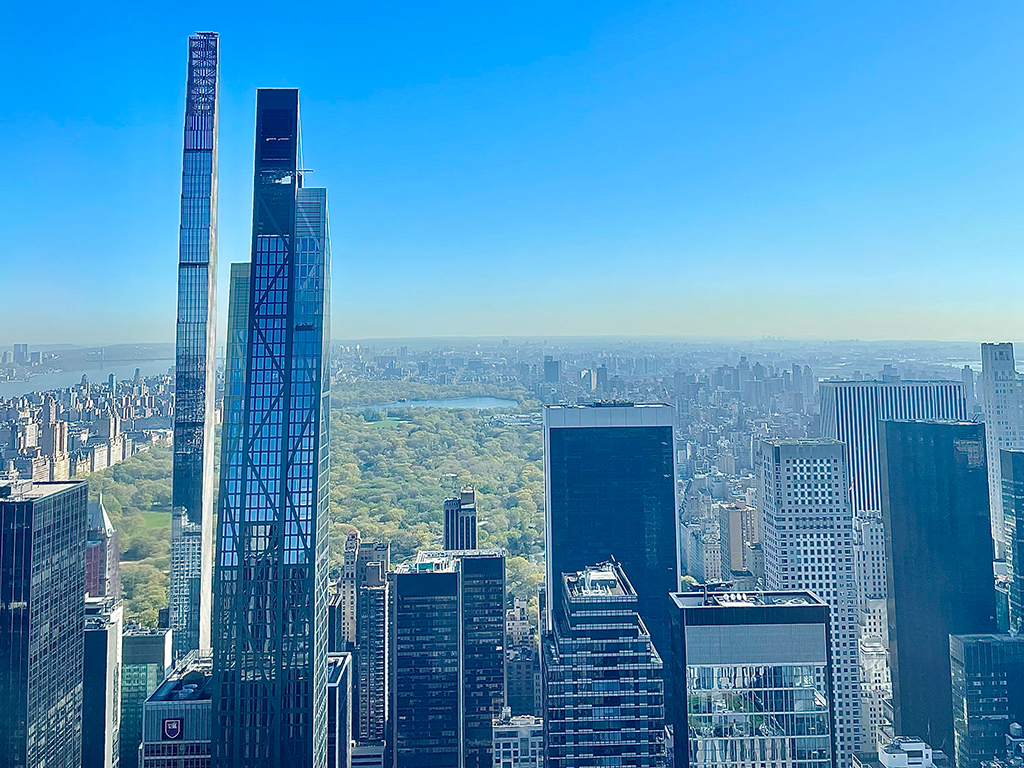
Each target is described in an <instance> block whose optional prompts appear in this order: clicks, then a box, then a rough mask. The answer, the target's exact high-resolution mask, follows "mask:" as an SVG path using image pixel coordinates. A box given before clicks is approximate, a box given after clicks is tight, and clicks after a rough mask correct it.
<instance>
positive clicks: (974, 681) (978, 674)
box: [949, 635, 1024, 768]
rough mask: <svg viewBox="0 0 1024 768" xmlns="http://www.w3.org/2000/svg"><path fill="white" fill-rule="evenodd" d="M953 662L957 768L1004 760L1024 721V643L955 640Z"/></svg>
mask: <svg viewBox="0 0 1024 768" xmlns="http://www.w3.org/2000/svg"><path fill="white" fill-rule="evenodd" d="M949 660H950V668H951V670H952V680H953V731H954V734H955V752H956V765H957V768H981V764H982V761H983V760H991V759H993V758H995V757H1002V756H1003V754H1004V752H1005V749H1006V746H1005V744H1006V733H1007V731H1008V730H1009V727H1010V724H1011V723H1020V722H1021V721H1022V720H1024V637H1021V636H1015V635H953V636H952V637H950V638H949ZM950 751H951V752H952V750H950Z"/></svg>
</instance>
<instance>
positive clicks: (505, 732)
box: [491, 707, 544, 768]
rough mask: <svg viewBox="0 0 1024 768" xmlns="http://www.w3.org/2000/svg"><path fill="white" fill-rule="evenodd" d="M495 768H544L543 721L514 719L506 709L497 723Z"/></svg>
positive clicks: (521, 717)
mask: <svg viewBox="0 0 1024 768" xmlns="http://www.w3.org/2000/svg"><path fill="white" fill-rule="evenodd" d="M493 731H494V742H493V746H492V748H491V752H492V753H493V755H494V762H493V763H492V765H493V768H544V720H543V719H542V718H540V717H534V716H533V715H513V714H512V713H511V711H510V710H509V709H508V708H507V707H506V708H505V709H504V710H502V713H501V717H500V718H497V719H495V721H494V728H493Z"/></svg>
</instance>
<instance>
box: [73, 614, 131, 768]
mask: <svg viewBox="0 0 1024 768" xmlns="http://www.w3.org/2000/svg"><path fill="white" fill-rule="evenodd" d="M123 626H124V608H123V607H122V606H121V602H120V601H119V600H114V599H113V598H104V597H88V598H86V600H85V663H84V665H83V677H82V768H117V766H118V765H119V764H120V760H121V667H122V643H121V631H122V628H123Z"/></svg>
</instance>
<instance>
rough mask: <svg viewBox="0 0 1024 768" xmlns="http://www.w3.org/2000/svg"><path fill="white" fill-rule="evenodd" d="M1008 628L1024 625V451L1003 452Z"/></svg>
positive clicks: (1017, 627) (1000, 459) (1002, 473)
mask: <svg viewBox="0 0 1024 768" xmlns="http://www.w3.org/2000/svg"><path fill="white" fill-rule="evenodd" d="M999 463H1000V465H1001V467H1002V468H1001V471H1000V481H1001V482H1002V486H1003V487H1002V497H1003V503H1002V507H1001V509H1002V514H1003V526H1004V531H1005V532H1004V541H1005V544H1006V549H1005V555H1006V590H1007V593H1008V599H1007V604H1008V605H1007V614H1008V615H1007V620H1006V625H1007V627H1008V628H1010V629H1012V630H1013V631H1015V632H1019V631H1020V630H1021V629H1024V451H1007V450H1001V451H1000V452H999Z"/></svg>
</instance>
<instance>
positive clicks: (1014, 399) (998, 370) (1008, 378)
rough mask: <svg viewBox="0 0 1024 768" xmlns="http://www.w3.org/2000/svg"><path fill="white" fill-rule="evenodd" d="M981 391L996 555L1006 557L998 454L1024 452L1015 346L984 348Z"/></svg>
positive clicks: (1022, 384) (1022, 395)
mask: <svg viewBox="0 0 1024 768" xmlns="http://www.w3.org/2000/svg"><path fill="white" fill-rule="evenodd" d="M981 390H982V395H983V397H984V403H985V449H986V454H987V455H988V456H989V457H991V461H989V463H988V492H989V507H990V508H991V511H992V538H993V540H994V541H995V543H996V548H995V556H996V558H998V559H1000V560H1001V559H1003V558H1004V557H1005V556H1006V546H1007V542H1006V535H1005V534H1006V528H1005V524H1004V522H1003V485H1002V479H1001V469H1002V467H1001V465H1000V462H999V452H1000V451H1003V450H1006V451H1010V450H1021V449H1024V376H1020V375H1019V374H1018V373H1017V368H1016V365H1015V364H1014V361H1013V344H982V345H981Z"/></svg>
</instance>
